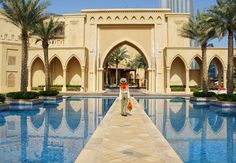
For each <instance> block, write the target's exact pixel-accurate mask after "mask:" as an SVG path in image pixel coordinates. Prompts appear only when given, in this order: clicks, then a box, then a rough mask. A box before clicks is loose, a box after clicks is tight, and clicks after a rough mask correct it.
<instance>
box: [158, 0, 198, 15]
mask: <svg viewBox="0 0 236 163" xmlns="http://www.w3.org/2000/svg"><path fill="white" fill-rule="evenodd" d="M160 8H170V9H171V11H172V12H175V13H191V14H192V15H194V7H193V0H160Z"/></svg>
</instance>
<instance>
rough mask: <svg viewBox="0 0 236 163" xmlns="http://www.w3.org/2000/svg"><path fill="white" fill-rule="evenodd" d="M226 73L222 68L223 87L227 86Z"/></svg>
mask: <svg viewBox="0 0 236 163" xmlns="http://www.w3.org/2000/svg"><path fill="white" fill-rule="evenodd" d="M226 75H227V70H224V74H223V76H224V77H223V80H224V81H223V82H224V88H227V77H226Z"/></svg>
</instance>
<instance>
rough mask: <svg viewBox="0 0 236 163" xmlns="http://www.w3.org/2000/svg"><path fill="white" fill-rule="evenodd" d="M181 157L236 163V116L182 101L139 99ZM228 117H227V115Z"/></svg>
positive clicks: (193, 160)
mask: <svg viewBox="0 0 236 163" xmlns="http://www.w3.org/2000/svg"><path fill="white" fill-rule="evenodd" d="M138 101H139V103H140V104H141V105H143V107H144V109H145V111H146V112H147V114H148V115H149V117H150V118H151V119H152V120H153V119H154V117H156V118H155V119H156V121H153V122H154V124H155V125H156V126H157V128H158V129H159V130H160V131H161V132H162V134H163V135H164V136H165V138H166V139H167V140H168V142H169V143H170V144H171V146H172V147H173V148H174V150H175V151H176V152H177V153H178V154H179V156H180V157H181V158H182V159H183V160H184V161H185V162H188V163H192V162H194V163H195V162H199V163H204V162H220V163H223V162H228V163H233V162H236V154H234V153H236V147H235V143H236V132H235V131H236V116H235V115H234V114H225V113H224V114H222V112H221V111H220V110H219V109H216V110H214V109H212V108H209V107H208V106H203V105H201V106H199V105H193V104H191V103H190V102H189V101H188V100H182V101H181V100H179V99H177V100H176V99H174V100H170V99H139V100H138ZM223 115H224V116H223Z"/></svg>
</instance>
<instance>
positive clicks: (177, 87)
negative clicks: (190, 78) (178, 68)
mask: <svg viewBox="0 0 236 163" xmlns="http://www.w3.org/2000/svg"><path fill="white" fill-rule="evenodd" d="M185 87H186V86H185V85H171V86H170V88H171V91H176V92H178V91H185Z"/></svg>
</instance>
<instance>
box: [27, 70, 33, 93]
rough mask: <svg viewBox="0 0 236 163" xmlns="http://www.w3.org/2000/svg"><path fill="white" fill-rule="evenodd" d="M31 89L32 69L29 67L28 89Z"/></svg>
mask: <svg viewBox="0 0 236 163" xmlns="http://www.w3.org/2000/svg"><path fill="white" fill-rule="evenodd" d="M31 89H32V77H31V69H30V68H28V87H27V90H28V91H31Z"/></svg>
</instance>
